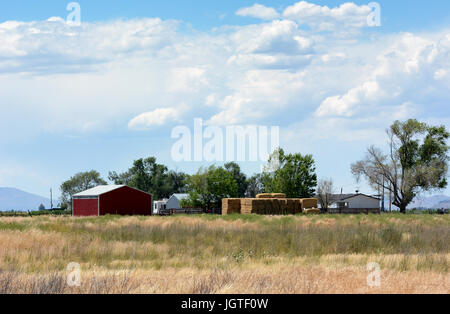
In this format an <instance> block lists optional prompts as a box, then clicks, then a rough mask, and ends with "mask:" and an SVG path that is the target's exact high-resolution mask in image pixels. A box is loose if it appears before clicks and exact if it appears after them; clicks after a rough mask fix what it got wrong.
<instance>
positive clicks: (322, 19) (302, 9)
mask: <svg viewBox="0 0 450 314" xmlns="http://www.w3.org/2000/svg"><path fill="white" fill-rule="evenodd" d="M370 12H371V8H370V7H369V6H367V5H362V6H358V5H356V4H354V3H353V2H346V3H343V4H341V5H340V6H338V7H335V8H329V7H328V6H320V5H317V4H313V3H309V2H306V1H300V2H297V3H295V4H294V5H291V6H289V7H287V8H286V9H285V10H284V12H283V17H284V18H287V19H291V20H294V21H296V22H297V23H299V24H306V25H309V26H311V28H312V29H313V31H325V30H327V31H330V30H335V31H336V30H345V28H348V27H355V28H360V27H365V26H367V17H368V15H369V14H370Z"/></svg>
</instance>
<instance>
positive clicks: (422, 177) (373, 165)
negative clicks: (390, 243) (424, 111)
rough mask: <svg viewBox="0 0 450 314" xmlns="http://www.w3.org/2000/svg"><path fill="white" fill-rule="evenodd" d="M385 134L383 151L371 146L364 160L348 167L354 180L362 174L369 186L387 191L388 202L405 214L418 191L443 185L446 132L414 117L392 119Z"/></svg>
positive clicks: (445, 174)
mask: <svg viewBox="0 0 450 314" xmlns="http://www.w3.org/2000/svg"><path fill="white" fill-rule="evenodd" d="M387 134H388V136H389V142H388V143H389V149H388V152H387V153H384V152H383V151H382V150H381V149H379V148H376V147H374V146H371V147H369V149H368V150H367V155H366V157H365V159H363V160H361V161H358V162H356V163H354V164H352V167H351V169H352V173H353V174H354V175H355V177H356V179H357V180H358V181H359V179H360V178H361V177H364V178H365V179H367V181H368V182H369V184H370V185H371V186H372V187H373V188H375V189H378V188H380V187H383V188H384V189H385V190H387V191H390V192H391V193H392V195H393V197H394V201H393V202H392V204H394V205H395V206H397V207H398V208H400V211H401V212H402V213H405V212H406V208H407V206H408V205H409V204H410V203H411V202H412V201H413V200H414V198H415V197H416V196H417V194H418V193H420V192H423V191H432V190H440V189H443V188H445V187H446V186H447V170H448V156H447V152H448V149H449V147H448V146H447V140H448V138H449V136H450V134H449V133H448V132H447V131H446V129H445V127H444V126H429V125H427V124H426V123H422V122H419V121H417V120H415V119H410V120H408V121H406V122H400V121H395V122H394V124H392V126H391V127H390V129H388V130H387Z"/></svg>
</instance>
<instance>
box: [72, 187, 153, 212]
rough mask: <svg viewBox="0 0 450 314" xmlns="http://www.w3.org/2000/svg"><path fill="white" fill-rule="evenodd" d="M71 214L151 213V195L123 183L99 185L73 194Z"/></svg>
mask: <svg viewBox="0 0 450 314" xmlns="http://www.w3.org/2000/svg"><path fill="white" fill-rule="evenodd" d="M72 210H73V216H79V217H80V216H104V215H140V216H148V215H151V213H152V195H151V194H149V193H146V192H143V191H140V190H137V189H134V188H131V187H128V186H125V185H100V186H97V187H95V188H92V189H89V190H86V191H84V192H81V193H78V194H75V195H73V197H72Z"/></svg>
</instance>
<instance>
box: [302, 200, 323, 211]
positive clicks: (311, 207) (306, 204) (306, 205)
mask: <svg viewBox="0 0 450 314" xmlns="http://www.w3.org/2000/svg"><path fill="white" fill-rule="evenodd" d="M302 205H303V206H302V207H303V213H304V214H307V215H318V214H320V209H319V208H318V207H319V206H318V205H319V202H318V200H317V198H304V199H302Z"/></svg>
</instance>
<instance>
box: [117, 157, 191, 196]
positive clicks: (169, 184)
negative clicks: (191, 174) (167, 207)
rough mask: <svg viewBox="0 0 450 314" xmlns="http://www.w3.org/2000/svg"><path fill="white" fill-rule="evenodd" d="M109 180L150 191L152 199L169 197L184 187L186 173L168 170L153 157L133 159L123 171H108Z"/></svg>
mask: <svg viewBox="0 0 450 314" xmlns="http://www.w3.org/2000/svg"><path fill="white" fill-rule="evenodd" d="M109 180H111V181H112V182H114V184H124V185H128V186H130V187H133V188H136V189H139V190H141V191H145V192H148V193H151V194H152V195H153V197H154V199H162V198H169V197H170V196H171V195H172V194H174V193H181V192H184V191H185V189H186V175H185V174H184V173H181V172H175V171H168V168H167V167H166V166H165V165H162V164H158V163H157V162H156V158H155V157H150V158H146V159H142V158H141V159H138V160H135V161H134V162H133V166H132V167H131V168H130V169H128V171H126V172H124V173H121V174H117V173H116V172H110V173H109Z"/></svg>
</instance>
